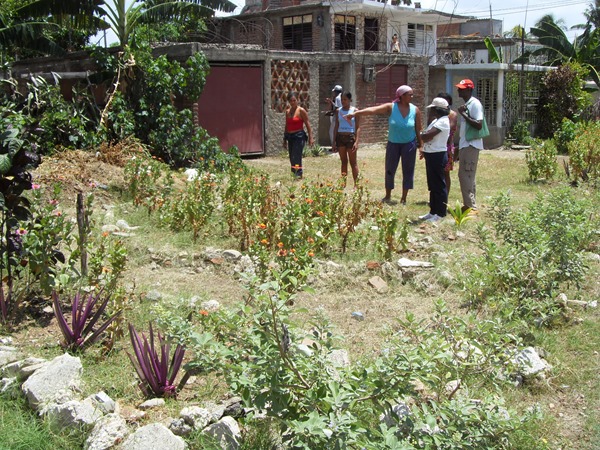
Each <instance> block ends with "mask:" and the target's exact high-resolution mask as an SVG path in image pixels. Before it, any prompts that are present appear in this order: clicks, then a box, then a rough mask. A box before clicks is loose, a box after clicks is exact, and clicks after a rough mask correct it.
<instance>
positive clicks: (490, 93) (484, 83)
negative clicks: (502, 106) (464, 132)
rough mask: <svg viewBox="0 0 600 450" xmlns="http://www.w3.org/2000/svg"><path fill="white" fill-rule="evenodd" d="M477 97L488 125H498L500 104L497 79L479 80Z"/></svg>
mask: <svg viewBox="0 0 600 450" xmlns="http://www.w3.org/2000/svg"><path fill="white" fill-rule="evenodd" d="M475 90H476V93H475V97H477V99H478V100H479V101H480V102H481V106H483V112H484V114H485V120H486V121H487V123H488V125H495V124H496V104H497V103H498V88H497V87H496V79H495V78H480V79H479V80H477V84H476V89H475Z"/></svg>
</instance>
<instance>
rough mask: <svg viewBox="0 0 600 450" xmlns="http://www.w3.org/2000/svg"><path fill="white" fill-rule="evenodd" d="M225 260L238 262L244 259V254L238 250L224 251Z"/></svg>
mask: <svg viewBox="0 0 600 450" xmlns="http://www.w3.org/2000/svg"><path fill="white" fill-rule="evenodd" d="M222 255H223V258H225V259H226V260H228V261H237V260H238V259H240V258H241V257H242V254H241V253H240V252H238V251H237V250H223V253H222Z"/></svg>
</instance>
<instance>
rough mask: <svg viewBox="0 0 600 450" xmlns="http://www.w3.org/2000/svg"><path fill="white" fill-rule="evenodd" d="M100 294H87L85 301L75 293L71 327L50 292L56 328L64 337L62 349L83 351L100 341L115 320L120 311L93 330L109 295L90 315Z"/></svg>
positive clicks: (102, 312) (58, 303)
mask: <svg viewBox="0 0 600 450" xmlns="http://www.w3.org/2000/svg"><path fill="white" fill-rule="evenodd" d="M101 295H102V292H99V293H98V294H97V295H93V294H88V295H87V300H84V299H83V298H82V295H81V293H79V292H78V293H77V294H76V295H75V298H74V299H73V306H72V307H71V325H70V326H69V324H68V323H67V321H66V320H65V317H64V314H63V311H62V308H61V306H60V301H59V298H58V294H57V293H56V291H54V292H52V306H53V308H54V315H55V316H56V319H57V320H58V326H59V327H60V331H62V334H63V336H64V343H63V347H64V348H65V349H66V350H69V351H74V352H76V351H83V350H85V349H86V348H87V347H88V346H90V345H92V344H94V343H95V342H97V341H98V340H99V339H100V336H101V335H102V333H104V331H106V329H107V328H108V326H109V325H110V324H111V323H112V321H113V320H115V319H116V318H117V316H118V315H119V314H121V311H117V312H116V313H115V314H113V315H112V316H111V317H109V318H108V320H106V322H104V323H103V324H102V325H101V326H100V327H99V328H97V329H95V330H94V325H96V322H98V320H99V319H100V317H102V314H104V311H105V310H106V306H107V305H108V301H109V299H110V295H107V296H106V298H105V299H104V301H103V302H102V303H101V304H100V306H98V308H97V310H96V312H95V313H94V314H92V312H93V309H94V306H95V305H96V303H98V300H99V299H100V297H101Z"/></svg>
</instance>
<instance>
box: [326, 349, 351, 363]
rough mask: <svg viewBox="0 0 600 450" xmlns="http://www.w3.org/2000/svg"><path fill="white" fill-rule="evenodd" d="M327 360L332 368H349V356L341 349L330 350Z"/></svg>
mask: <svg viewBox="0 0 600 450" xmlns="http://www.w3.org/2000/svg"><path fill="white" fill-rule="evenodd" d="M327 359H328V360H329V362H330V363H331V364H332V365H333V367H348V366H350V356H349V355H348V352H347V351H346V350H343V349H337V350H332V351H331V353H329V354H328V355H327Z"/></svg>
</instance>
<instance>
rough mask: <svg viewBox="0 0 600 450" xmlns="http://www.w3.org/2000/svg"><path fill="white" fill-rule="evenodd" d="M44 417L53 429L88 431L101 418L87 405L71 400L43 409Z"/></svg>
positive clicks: (95, 410) (100, 413)
mask: <svg viewBox="0 0 600 450" xmlns="http://www.w3.org/2000/svg"><path fill="white" fill-rule="evenodd" d="M45 415H46V417H47V418H48V420H49V421H50V423H51V424H52V426H54V427H58V429H63V428H76V429H82V430H83V429H90V428H92V427H93V425H94V423H95V422H96V421H97V420H98V419H99V418H100V417H102V412H100V411H99V410H97V409H95V408H94V407H93V406H91V405H90V404H89V403H84V402H79V401H77V400H71V401H69V402H67V403H63V404H62V405H56V404H55V405H51V406H49V407H48V408H46V409H45Z"/></svg>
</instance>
